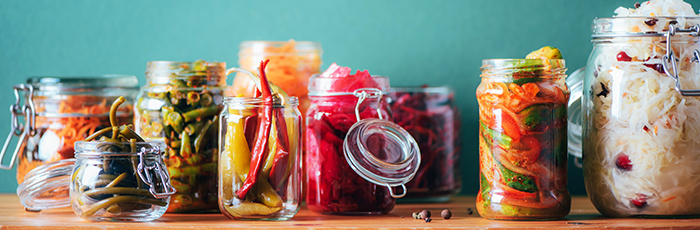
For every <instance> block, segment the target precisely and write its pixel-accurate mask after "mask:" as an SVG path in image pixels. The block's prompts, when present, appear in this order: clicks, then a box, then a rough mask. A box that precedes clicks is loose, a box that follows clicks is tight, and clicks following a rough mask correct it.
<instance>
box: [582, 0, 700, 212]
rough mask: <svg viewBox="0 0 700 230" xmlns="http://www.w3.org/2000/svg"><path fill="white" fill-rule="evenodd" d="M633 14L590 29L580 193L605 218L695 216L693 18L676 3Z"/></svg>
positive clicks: (698, 120)
mask: <svg viewBox="0 0 700 230" xmlns="http://www.w3.org/2000/svg"><path fill="white" fill-rule="evenodd" d="M636 7H637V8H636V9H626V8H619V9H618V10H616V11H615V12H616V13H617V14H618V17H614V18H599V19H596V20H594V21H593V35H592V42H593V44H594V48H593V51H592V54H591V55H590V58H589V60H588V64H587V66H586V71H585V76H584V84H583V90H584V91H583V100H582V102H581V104H582V110H581V112H582V116H583V118H582V122H583V123H582V128H583V138H582V140H583V146H582V149H583V169H584V176H585V183H586V190H587V192H588V195H589V197H590V199H591V201H592V202H593V204H594V205H595V207H596V208H597V209H598V211H600V212H601V213H602V214H603V215H606V216H611V217H629V216H686V215H700V196H698V195H697V191H698V189H700V167H698V165H700V97H699V96H700V90H698V89H700V68H699V67H700V65H699V64H698V57H699V54H700V51H699V50H698V32H699V31H700V25H698V24H700V18H699V17H697V15H695V14H694V12H693V10H692V7H690V5H688V4H687V3H684V2H682V1H651V2H645V3H642V4H639V5H637V6H636ZM643 15H671V16H656V17H645V16H643ZM621 16H622V17H621ZM686 16H692V17H686Z"/></svg>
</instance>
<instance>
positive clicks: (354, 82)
mask: <svg viewBox="0 0 700 230" xmlns="http://www.w3.org/2000/svg"><path fill="white" fill-rule="evenodd" d="M388 92H389V79H388V78H386V77H382V76H371V75H369V73H368V72H367V71H366V70H365V71H357V73H356V74H352V75H351V74H350V68H348V67H339V66H337V65H335V63H333V64H332V65H331V66H330V67H329V69H328V70H326V72H324V73H323V74H320V75H318V74H317V75H313V76H312V77H311V80H310V82H309V98H310V99H311V106H310V107H309V110H308V112H307V116H306V132H305V135H306V139H305V143H306V145H305V146H306V152H305V154H306V156H305V162H304V163H305V166H304V167H305V171H306V178H305V179H306V183H305V184H306V205H307V206H308V207H309V209H310V210H311V211H314V212H318V213H323V214H338V215H376V214H385V213H388V212H389V211H391V210H392V209H393V208H394V205H395V198H400V197H403V196H404V195H405V194H406V187H405V184H406V183H407V182H408V181H410V180H411V179H412V178H413V176H414V175H415V173H416V171H417V170H418V166H419V165H420V151H419V149H418V144H417V143H416V142H415V140H413V138H412V137H411V135H410V134H409V133H408V132H407V131H406V130H404V129H402V128H401V127H400V126H398V125H396V124H395V123H392V122H390V121H391V115H392V113H391V111H390V108H389V105H388V103H387V100H386V99H387V98H386V97H384V95H385V94H387V93H388ZM393 187H401V188H400V189H399V190H398V191H395V189H394V188H393Z"/></svg>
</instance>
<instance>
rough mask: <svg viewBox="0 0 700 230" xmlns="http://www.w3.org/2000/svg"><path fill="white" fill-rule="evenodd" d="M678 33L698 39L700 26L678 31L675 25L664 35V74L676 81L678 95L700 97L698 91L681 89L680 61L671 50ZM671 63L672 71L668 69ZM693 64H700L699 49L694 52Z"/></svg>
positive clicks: (669, 27)
mask: <svg viewBox="0 0 700 230" xmlns="http://www.w3.org/2000/svg"><path fill="white" fill-rule="evenodd" d="M676 32H681V33H690V35H691V36H693V37H698V36H700V24H699V25H695V26H693V27H690V28H689V29H678V28H676V27H675V26H674V25H669V26H668V32H667V33H666V34H665V35H664V36H666V55H664V56H663V60H662V62H661V64H662V66H663V67H664V72H666V75H668V76H669V77H671V78H673V80H674V81H676V87H675V88H676V91H678V93H680V94H681V95H683V96H700V90H698V89H681V82H680V80H679V77H678V61H680V60H679V59H678V58H676V55H675V54H674V52H673V49H671V37H673V36H674V35H676ZM669 62H670V64H671V68H670V69H669V67H668V64H669ZM691 62H699V63H700V51H698V50H697V49H696V50H695V51H694V52H693V59H692V60H691Z"/></svg>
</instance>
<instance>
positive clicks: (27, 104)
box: [0, 84, 36, 169]
mask: <svg viewBox="0 0 700 230" xmlns="http://www.w3.org/2000/svg"><path fill="white" fill-rule="evenodd" d="M12 88H13V89H14V91H15V98H16V100H15V103H14V104H12V105H10V114H12V121H11V122H12V129H11V130H10V133H9V134H8V135H7V139H5V144H4V145H3V146H2V152H0V169H12V167H13V166H14V165H15V161H17V155H19V153H20V151H21V150H22V148H23V147H24V146H26V142H27V139H28V138H29V137H30V136H34V135H36V126H35V125H36V124H35V115H36V110H35V109H34V99H33V96H34V87H32V85H29V84H20V85H15V86H13V87H12ZM20 91H22V92H24V105H20V102H21V99H22V97H21V96H20ZM20 116H24V124H22V123H20V122H19V117H20ZM14 136H19V142H17V146H16V147H15V152H14V153H13V154H12V159H11V161H10V164H9V165H3V164H2V160H3V159H5V153H6V152H7V148H8V147H9V145H10V142H12V137H14Z"/></svg>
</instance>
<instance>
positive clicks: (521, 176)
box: [476, 59, 571, 220]
mask: <svg viewBox="0 0 700 230" xmlns="http://www.w3.org/2000/svg"><path fill="white" fill-rule="evenodd" d="M482 63H483V64H482V67H481V70H482V74H481V84H480V85H479V87H478V88H477V91H476V97H477V100H478V102H479V134H480V135H479V163H480V177H481V189H480V190H479V194H478V195H477V210H478V211H479V214H480V215H481V216H482V217H485V218H489V219H503V220H546V219H558V218H562V217H564V216H566V215H567V214H568V213H569V210H570V208H571V196H570V195H569V192H568V190H567V187H566V170H567V160H566V159H567V158H566V157H567V145H566V144H567V102H568V99H569V89H568V87H567V85H566V82H565V78H566V75H565V73H564V72H565V71H566V67H565V66H564V60H563V59H490V60H484V61H483V62H482Z"/></svg>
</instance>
